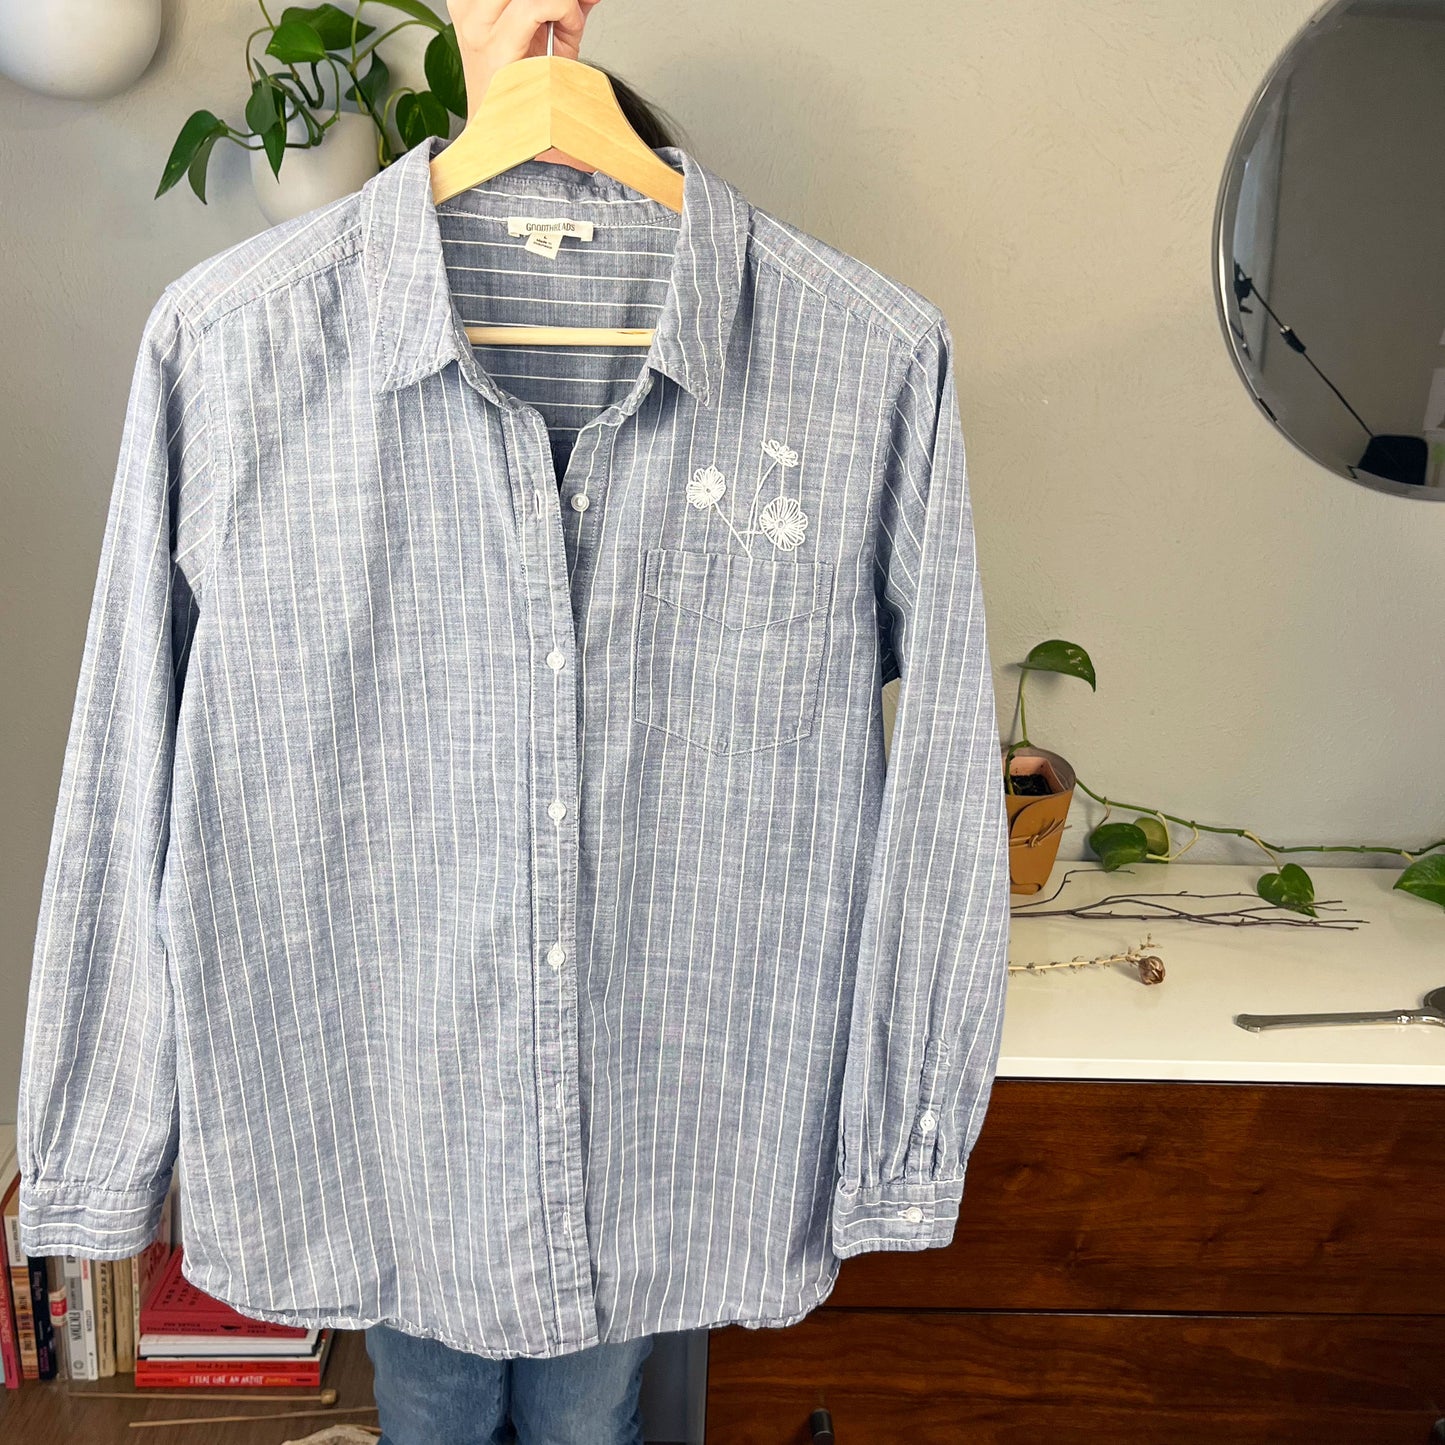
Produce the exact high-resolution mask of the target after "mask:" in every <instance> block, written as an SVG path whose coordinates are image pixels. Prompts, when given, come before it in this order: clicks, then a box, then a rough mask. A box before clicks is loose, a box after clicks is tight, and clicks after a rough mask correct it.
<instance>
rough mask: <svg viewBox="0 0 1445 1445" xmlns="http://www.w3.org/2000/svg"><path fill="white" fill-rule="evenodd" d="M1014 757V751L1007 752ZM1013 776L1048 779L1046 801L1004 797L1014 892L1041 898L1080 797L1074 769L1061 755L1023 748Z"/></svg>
mask: <svg viewBox="0 0 1445 1445" xmlns="http://www.w3.org/2000/svg"><path fill="white" fill-rule="evenodd" d="M1004 755H1005V756H1007V755H1008V749H1007V748H1005V749H1004ZM1009 772H1010V773H1011V774H1012V775H1013V776H1014V777H1016V778H1018V777H1026V776H1031V775H1039V774H1041V775H1042V776H1043V777H1044V778H1046V779H1047V780H1048V785H1049V791H1048V793H1047V795H1046V796H1043V797H1039V796H1036V795H1028V794H1018V793H1010V792H1008V791H1005V792H1004V804H1005V806H1006V807H1007V809H1008V871H1009V892H1010V893H1037V892H1038V891H1039V889H1041V888H1042V887H1043V886H1044V884H1045V883H1047V882H1048V881H1049V874H1050V873H1051V872H1052V871H1053V866H1054V859H1055V858H1056V857H1057V856H1058V852H1059V841H1060V839H1062V837H1063V836H1064V820H1065V819H1066V818H1067V817H1068V816H1069V804H1070V802H1072V801H1073V797H1074V783H1075V777H1074V770H1073V768H1071V767H1070V766H1069V765H1068V763H1067V762H1065V761H1064V759H1063V758H1061V757H1060V756H1059V755H1058V754H1057V753H1051V752H1048V751H1046V750H1045V749H1043V748H1020V749H1019V750H1018V752H1016V753H1015V754H1014V755H1013V759H1012V761H1011V763H1010V764H1009Z"/></svg>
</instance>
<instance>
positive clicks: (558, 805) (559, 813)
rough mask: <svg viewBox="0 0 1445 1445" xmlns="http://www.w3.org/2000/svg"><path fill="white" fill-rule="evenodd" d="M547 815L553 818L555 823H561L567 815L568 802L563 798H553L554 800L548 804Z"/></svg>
mask: <svg viewBox="0 0 1445 1445" xmlns="http://www.w3.org/2000/svg"><path fill="white" fill-rule="evenodd" d="M547 816H548V817H549V818H551V819H552V821H553V822H554V823H560V822H561V821H562V819H563V818H565V817H566V816H567V805H566V803H564V802H563V801H562V800H561V798H553V799H552V801H551V802H550V803H548V804H547Z"/></svg>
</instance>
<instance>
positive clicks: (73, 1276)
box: [61, 1254, 90, 1380]
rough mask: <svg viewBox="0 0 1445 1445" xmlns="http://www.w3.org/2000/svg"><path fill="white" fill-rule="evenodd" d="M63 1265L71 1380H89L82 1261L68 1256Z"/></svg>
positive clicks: (62, 1261)
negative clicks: (81, 1273) (81, 1272)
mask: <svg viewBox="0 0 1445 1445" xmlns="http://www.w3.org/2000/svg"><path fill="white" fill-rule="evenodd" d="M61 1265H62V1266H63V1268H64V1271H65V1295H66V1305H67V1309H66V1315H65V1320H66V1324H67V1325H68V1326H69V1328H68V1330H67V1331H66V1333H67V1334H68V1335H69V1342H68V1344H67V1347H66V1348H67V1355H68V1357H69V1365H70V1378H71V1379H72V1380H88V1379H90V1376H89V1375H88V1374H87V1373H86V1369H87V1366H86V1362H85V1289H84V1287H83V1285H82V1284H81V1279H80V1261H79V1260H78V1259H77V1258H76V1257H75V1256H74V1255H73V1254H67V1255H65V1256H63V1258H62V1259H61Z"/></svg>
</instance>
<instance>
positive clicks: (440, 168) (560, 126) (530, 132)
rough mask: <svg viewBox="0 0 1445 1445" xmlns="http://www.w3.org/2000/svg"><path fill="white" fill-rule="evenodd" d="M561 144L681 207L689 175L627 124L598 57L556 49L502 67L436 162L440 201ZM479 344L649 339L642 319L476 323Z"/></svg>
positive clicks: (472, 330) (434, 185) (434, 184)
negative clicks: (594, 62)
mask: <svg viewBox="0 0 1445 1445" xmlns="http://www.w3.org/2000/svg"><path fill="white" fill-rule="evenodd" d="M554 146H555V147H556V148H557V149H558V150H560V151H565V152H566V153H567V154H568V155H569V156H575V157H576V158H577V159H578V160H579V161H582V162H583V163H584V164H586V165H590V166H591V167H592V168H593V169H594V170H598V171H601V172H602V173H603V174H604V175H607V176H611V177H612V179H613V180H616V181H621V182H622V184H623V185H625V186H630V187H631V188H632V189H633V190H635V191H639V192H641V193H642V194H643V195H644V196H648V197H650V198H651V199H652V200H654V201H660V202H661V203H662V204H663V205H664V206H667V207H668V208H669V209H670V210H674V211H676V212H677V213H678V214H679V215H681V213H682V193H683V178H682V175H681V173H680V172H678V171H675V170H673V168H672V167H671V166H670V165H668V164H667V162H666V161H664V160H663V159H662V157H661V156H659V155H658V154H657V152H656V151H654V150H653V149H652V148H651V147H650V146H649V145H648V144H647V142H646V141H644V140H643V139H642V137H641V136H640V135H638V134H637V132H636V131H635V130H633V128H632V127H631V125H629V124H628V121H627V117H626V116H625V115H624V114H623V113H622V107H621V106H620V105H619V104H618V103H617V96H616V93H615V92H614V91H613V89H612V82H611V81H610V80H608V78H607V76H606V75H604V74H603V73H602V71H600V70H598V69H597V68H596V67H595V66H591V65H583V64H582V62H581V61H578V60H567V59H564V58H563V57H562V56H560V55H553V54H552V26H551V24H550V23H549V24H548V26H547V53H546V54H545V55H531V56H528V57H527V58H526V59H525V60H514V61H512V62H511V63H510V64H508V65H504V66H502V68H501V69H500V70H498V71H497V73H496V74H495V75H493V77H492V79H491V83H490V84H489V85H488V86H487V91H486V94H485V95H484V96H483V97H482V103H481V104H480V105H479V106H478V107H477V108H476V110H475V111H474V112H473V113H472V115H471V117H470V118H469V119H468V121H467V123H466V125H465V126H463V127H462V130H461V133H460V134H459V135H458V136H457V138H456V139H455V140H454V141H452V142H451V143H450V144H449V145H447V146H446V147H445V148H444V149H443V150H442V152H441V153H440V154H439V155H437V156H435V157H433V159H432V163H431V189H432V200H433V202H434V203H435V204H437V205H440V204H441V203H442V202H443V201H445V200H448V199H450V198H451V197H452V196H456V195H460V194H461V192H462V191H465V190H468V189H470V188H471V187H472V186H475V185H479V184H481V182H482V181H489V180H491V179H492V177H493V176H499V175H501V174H502V172H503V171H509V170H511V169H512V167H513V166H518V165H521V164H522V163H523V162H524V161H530V160H535V159H536V158H537V157H538V156H539V155H541V154H542V152H543V151H546V150H551V149H552V148H553V147H554ZM466 332H467V339H468V340H469V341H471V342H473V343H474V344H478V345H483V346H489V345H511V346H516V345H519V344H520V345H528V346H650V345H651V344H652V328H651V327H641V326H468V327H467V328H466Z"/></svg>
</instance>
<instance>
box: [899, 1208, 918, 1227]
mask: <svg viewBox="0 0 1445 1445" xmlns="http://www.w3.org/2000/svg"><path fill="white" fill-rule="evenodd" d="M898 1212H899V1214H900V1215H902V1217H903V1218H904V1219H906V1220H907V1221H908V1222H909V1223H910V1224H917V1223H918V1222H919V1221H920V1220H921V1219H922V1218H923V1211H922V1210H921V1209H920V1208H919V1207H918V1206H917V1205H916V1204H910V1205H909V1206H908V1208H907V1209H900V1210H899V1211H898Z"/></svg>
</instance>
